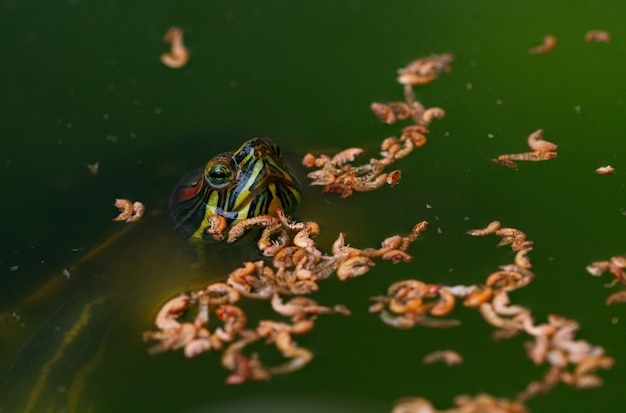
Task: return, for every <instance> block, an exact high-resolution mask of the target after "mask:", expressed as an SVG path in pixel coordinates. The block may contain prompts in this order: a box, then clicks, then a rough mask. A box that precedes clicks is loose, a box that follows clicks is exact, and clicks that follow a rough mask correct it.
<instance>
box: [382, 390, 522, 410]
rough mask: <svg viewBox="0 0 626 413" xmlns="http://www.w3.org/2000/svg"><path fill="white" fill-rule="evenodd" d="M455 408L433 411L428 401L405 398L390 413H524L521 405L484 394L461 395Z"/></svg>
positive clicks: (455, 401)
mask: <svg viewBox="0 0 626 413" xmlns="http://www.w3.org/2000/svg"><path fill="white" fill-rule="evenodd" d="M454 404H455V405H456V406H455V407H452V408H450V409H445V410H439V409H435V407H434V406H433V405H432V403H431V402H430V401H429V400H428V399H424V398H422V397H406V398H404V399H401V400H400V401H398V403H397V404H396V405H395V406H394V408H393V410H392V411H391V413H485V412H494V413H526V412H528V409H527V408H526V406H524V404H523V403H521V402H518V401H511V400H508V399H503V398H495V397H494V396H492V395H490V394H486V393H481V394H478V395H476V396H475V397H472V396H469V395H466V394H462V395H460V396H457V397H455V398H454Z"/></svg>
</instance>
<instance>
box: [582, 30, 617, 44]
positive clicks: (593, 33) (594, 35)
mask: <svg viewBox="0 0 626 413" xmlns="http://www.w3.org/2000/svg"><path fill="white" fill-rule="evenodd" d="M585 41H587V42H598V43H609V42H610V41H611V35H610V34H609V32H605V31H604V30H589V31H588V32H587V33H585Z"/></svg>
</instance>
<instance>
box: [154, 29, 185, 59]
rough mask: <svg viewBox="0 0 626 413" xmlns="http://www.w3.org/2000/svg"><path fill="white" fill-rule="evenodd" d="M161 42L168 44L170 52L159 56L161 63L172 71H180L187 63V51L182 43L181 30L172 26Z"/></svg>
mask: <svg viewBox="0 0 626 413" xmlns="http://www.w3.org/2000/svg"><path fill="white" fill-rule="evenodd" d="M163 41H164V42H165V43H168V44H170V51H169V52H168V53H163V54H162V55H161V63H163V64H164V65H165V66H167V67H171V68H172V69H180V68H181V67H184V66H185V65H186V64H187V62H188V61H189V51H188V50H187V48H186V47H185V44H184V42H183V30H182V29H181V28H180V27H176V26H172V27H170V28H169V30H168V31H167V32H166V33H165V36H163Z"/></svg>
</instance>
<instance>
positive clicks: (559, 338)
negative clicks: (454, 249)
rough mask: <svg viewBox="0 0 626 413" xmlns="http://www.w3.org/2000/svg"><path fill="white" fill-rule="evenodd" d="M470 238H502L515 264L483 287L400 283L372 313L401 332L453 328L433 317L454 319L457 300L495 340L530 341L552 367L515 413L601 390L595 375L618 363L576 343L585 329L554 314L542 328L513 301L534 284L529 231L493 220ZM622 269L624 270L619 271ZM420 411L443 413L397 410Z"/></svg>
mask: <svg viewBox="0 0 626 413" xmlns="http://www.w3.org/2000/svg"><path fill="white" fill-rule="evenodd" d="M467 233H468V234H469V235H472V236H488V235H496V236H498V237H500V238H501V240H500V242H499V243H498V244H497V246H507V245H510V246H511V249H512V251H513V252H515V253H516V255H515V260H514V263H513V264H508V265H501V266H500V267H499V269H498V270H497V271H495V272H493V273H491V274H490V275H488V276H487V277H486V279H485V281H484V282H483V283H479V284H474V285H454V286H446V285H440V284H426V283H424V282H421V281H419V280H415V279H410V280H403V281H397V282H395V283H394V284H392V285H391V286H389V288H388V290H387V294H386V295H383V296H377V297H372V298H371V299H372V300H373V301H374V302H375V303H374V304H373V305H372V306H370V312H373V313H380V318H381V320H382V321H383V322H384V323H385V324H387V325H390V326H391V327H395V328H399V329H407V328H412V327H414V326H416V325H421V326H425V327H453V326H456V325H458V324H459V322H458V321H456V320H450V319H443V320H441V319H436V318H433V317H432V316H442V315H448V314H450V313H451V312H452V311H453V310H454V308H455V306H454V302H455V300H456V299H461V298H462V299H464V302H463V304H464V306H466V307H472V308H478V310H479V312H480V314H481V315H482V316H483V318H484V320H485V322H487V323H488V324H490V325H492V326H493V327H495V328H496V329H497V330H496V331H495V332H494V334H493V338H494V339H496V340H505V339H509V338H511V337H514V336H516V335H519V334H522V333H523V334H526V335H527V336H529V337H530V338H531V341H527V342H526V343H525V349H526V354H527V356H528V358H529V359H530V360H531V361H532V362H533V363H534V364H536V365H543V364H547V365H548V369H547V371H546V372H545V373H544V375H543V377H542V378H541V379H540V380H534V381H531V382H530V383H529V384H528V386H527V387H526V388H525V389H524V390H523V391H521V392H520V393H519V394H518V395H517V397H516V398H515V400H513V401H508V400H507V401H506V403H511V404H510V405H509V406H515V409H518V408H524V407H523V406H524V405H523V403H524V402H525V401H526V400H528V399H529V398H532V397H535V396H536V395H538V394H543V393H546V392H548V391H550V390H552V389H553V388H554V387H555V386H556V385H557V384H559V383H564V384H566V385H569V386H573V387H577V388H592V387H597V386H600V385H601V384H602V379H601V378H600V377H599V376H598V375H596V374H595V373H596V371H597V370H599V369H610V368H611V367H612V366H613V363H614V360H613V358H612V357H609V356H606V355H605V354H604V349H603V348H602V347H600V346H596V345H592V344H590V343H588V342H587V341H584V340H578V339H576V337H575V336H576V332H577V331H578V329H579V325H578V323H577V322H576V321H574V320H570V319H567V318H565V317H563V316H559V315H556V314H551V315H549V316H548V320H547V322H543V323H539V322H537V321H536V319H535V318H534V316H533V314H532V311H531V310H530V309H528V308H525V307H522V306H519V305H514V304H511V302H510V297H509V293H510V292H511V291H513V290H516V289H519V288H523V287H525V286H527V285H528V284H530V282H532V280H533V279H534V274H533V273H532V272H531V271H530V268H531V262H530V259H529V257H528V253H529V252H530V251H531V250H532V247H533V242H532V241H530V240H528V239H527V237H526V234H525V233H524V232H523V231H520V230H519V229H516V228H511V227H501V224H500V222H499V221H492V222H491V223H490V224H489V225H487V226H486V227H485V228H479V229H471V230H469V231H467ZM617 267H618V268H620V271H617V270H616V269H615V268H617ZM624 267H626V258H624V257H613V258H612V260H611V262H598V263H594V264H592V265H591V266H590V268H591V270H590V272H591V273H593V274H594V275H599V273H602V272H605V271H607V270H610V271H611V272H612V273H614V274H620V276H622V275H623V273H622V272H621V269H622V268H624ZM622 279H623V278H622ZM622 299H623V300H626V294H619V295H615V296H614V298H612V300H611V302H613V301H615V302H617V301H620V300H622ZM444 354H445V353H444ZM444 354H439V353H438V352H435V353H433V354H432V356H429V357H428V361H431V360H432V361H437V360H439V359H440V358H444ZM431 357H432V358H431ZM453 360H455V358H453ZM425 361H426V360H425ZM458 400H462V401H463V403H466V402H467V403H470V404H471V403H474V402H475V401H476V400H475V399H472V398H468V397H467V396H463V397H460V398H459V399H458ZM487 401H489V403H493V402H495V399H493V398H491V396H489V397H488V398H486V399H481V403H482V402H485V403H486V402H487ZM457 404H458V402H457ZM472 406H473V405H472ZM418 407H419V408H420V409H423V410H417V411H429V409H431V410H430V411H439V410H432V409H433V408H432V405H430V403H429V402H428V401H427V400H425V399H421V398H410V399H405V401H404V402H400V403H398V404H396V407H394V410H393V411H394V412H395V411H398V412H401V411H407V412H410V411H415V410H411V409H416V408H418ZM472 408H473V407H472ZM482 408H485V409H486V408H487V407H484V406H483V407H482ZM524 409H525V408H524ZM455 411H456V410H455ZM463 411H465V410H463ZM468 411H473V410H468ZM485 411H487V410H485ZM498 411H508V410H506V409H505V410H498ZM513 411H517V410H513Z"/></svg>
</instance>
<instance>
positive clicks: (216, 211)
mask: <svg viewBox="0 0 626 413" xmlns="http://www.w3.org/2000/svg"><path fill="white" fill-rule="evenodd" d="M300 201H301V189H300V186H299V183H298V180H297V179H296V177H295V175H294V174H293V173H292V172H291V171H290V169H289V168H288V166H287V164H286V163H285V161H284V159H283V157H282V154H281V151H280V148H279V147H278V146H277V145H276V144H274V143H273V142H272V141H271V140H270V139H268V138H254V139H251V140H248V141H246V142H244V143H243V144H242V145H241V146H239V147H238V148H237V149H235V150H234V151H232V152H225V153H221V154H218V155H216V156H214V157H213V158H211V159H210V160H209V161H208V162H207V163H206V165H204V166H203V167H201V168H198V169H196V170H194V171H193V172H191V173H189V174H188V175H186V176H184V177H183V178H182V179H181V180H180V182H178V184H177V185H176V186H175V187H174V189H173V191H172V193H171V196H170V200H169V205H168V208H167V209H168V211H169V217H170V220H167V219H166V217H165V216H166V214H157V215H156V216H154V217H144V218H147V219H142V220H140V221H139V222H137V223H132V224H128V226H127V227H125V228H124V229H123V230H121V231H120V232H119V233H117V234H116V235H115V236H114V237H112V238H111V239H109V240H107V241H106V242H105V243H103V244H102V245H101V246H100V247H98V248H96V249H95V250H93V251H91V252H90V253H89V254H87V255H86V256H85V257H83V258H82V259H81V260H80V261H79V262H78V263H77V264H76V265H75V266H73V267H71V268H70V269H69V270H68V274H71V277H70V278H69V279H62V278H63V277H55V278H54V279H52V280H51V281H50V282H49V283H48V284H47V285H45V286H43V287H42V288H41V291H38V292H37V293H35V294H33V295H32V296H31V297H30V298H29V299H28V300H26V303H25V304H24V306H30V310H32V311H30V313H31V314H37V312H38V311H41V312H43V314H39V315H38V316H33V318H31V321H32V322H28V323H26V325H25V326H24V327H22V328H20V329H14V330H13V331H10V329H9V330H7V329H6V328H7V326H6V325H5V326H4V327H2V328H0V332H1V330H2V329H3V328H5V335H6V334H8V335H13V338H14V339H15V337H17V340H18V341H20V342H22V341H23V342H24V343H25V344H24V346H23V348H22V349H21V350H20V351H19V352H18V353H17V354H11V355H10V356H7V354H5V356H6V357H11V359H13V360H11V361H12V364H13V366H12V367H11V368H10V370H9V372H8V377H7V378H6V380H5V381H4V383H0V412H4V411H20V412H38V411H42V410H45V411H49V410H52V411H69V412H74V411H88V410H92V409H93V408H94V405H93V398H94V397H96V395H97V386H94V385H92V382H91V381H93V380H94V379H93V377H92V376H93V373H94V372H95V371H97V369H98V367H99V366H100V365H102V363H110V362H112V361H113V360H111V357H114V356H115V357H118V359H117V360H114V362H115V363H120V364H121V365H125V363H133V362H136V360H137V359H140V357H144V358H145V354H146V353H145V348H144V347H142V345H141V344H142V343H141V340H140V339H139V337H140V332H141V329H142V328H145V327H146V326H149V325H150V322H151V318H152V317H153V316H154V314H155V313H156V309H157V308H158V307H159V306H160V305H161V304H162V303H163V302H164V301H166V300H167V299H169V298H171V297H172V296H173V295H175V294H177V293H179V292H181V291H184V290H185V289H191V288H195V287H198V286H200V285H206V284H208V283H210V282H212V281H215V280H216V279H218V278H221V277H225V276H226V275H227V274H228V272H229V271H231V270H232V269H233V268H236V267H237V266H239V265H240V264H241V262H242V260H244V259H246V258H248V259H249V256H250V254H251V250H252V249H250V248H239V249H235V250H236V251H237V252H234V253H228V254H227V253H224V251H225V249H224V248H223V247H221V245H223V244H224V243H221V244H216V242H215V241H213V237H212V236H211V234H210V233H209V231H208V229H209V228H210V224H209V218H210V217H212V216H214V215H219V216H221V217H223V218H224V219H225V220H226V222H227V223H228V224H229V225H232V224H235V223H237V222H239V221H241V220H243V219H245V218H248V217H252V216H256V215H259V214H273V213H275V212H276V210H277V209H278V208H280V209H283V210H285V211H286V212H287V213H291V212H293V211H294V210H295V209H296V207H297V206H298V204H299V203H300ZM164 218H165V219H164ZM168 221H169V222H168ZM172 227H173V228H174V229H175V230H176V232H178V234H180V236H177V235H176V233H175V232H174V231H172V230H171V228H172ZM153 238H159V246H160V247H159V248H160V250H159V251H161V250H162V248H166V249H167V251H168V253H167V255H164V254H159V253H158V252H155V254H134V250H133V248H132V245H136V244H138V243H143V242H146V239H153ZM122 240H123V241H124V242H120V241H122ZM206 244H210V245H208V246H207V245H206ZM199 250H201V251H204V253H203V254H198V253H197V251H199ZM190 256H193V257H194V258H193V260H198V261H200V263H199V264H198V263H195V264H193V265H189V266H187V267H185V268H181V266H180V262H184V261H187V260H189V257H190ZM179 258H180V259H179ZM111 261H114V262H116V263H120V265H114V266H113V267H114V268H113V269H110V267H111V265H110V263H111ZM113 271H115V272H117V273H116V274H112V272H113ZM137 271H141V272H143V273H144V274H143V275H142V276H141V277H137V276H135V277H134V275H136V272H137ZM146 272H148V273H149V274H145V273H146ZM120 273H121V274H120ZM120 277H122V279H123V280H124V288H123V289H122V291H120V288H119V279H120ZM147 281H148V282H147ZM52 290H56V291H54V294H50V291H52ZM138 290H141V294H137V293H136V292H137V291H138ZM129 291H134V293H132V294H131V293H129ZM44 292H45V294H44ZM33 309H34V310H33ZM112 326H115V329H113V328H112ZM120 326H123V328H124V329H126V331H127V332H128V334H121V335H120V333H119V331H120ZM142 326H143V327H142ZM113 332H115V334H116V336H115V337H114V336H113ZM6 338H7V337H4V339H6ZM129 348H131V349H132V351H129V350H128V349H129ZM117 349H123V351H117ZM125 357H128V358H129V359H128V360H124V358H125ZM4 358H5V357H3V359H4ZM100 407H101V405H99V408H100Z"/></svg>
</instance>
